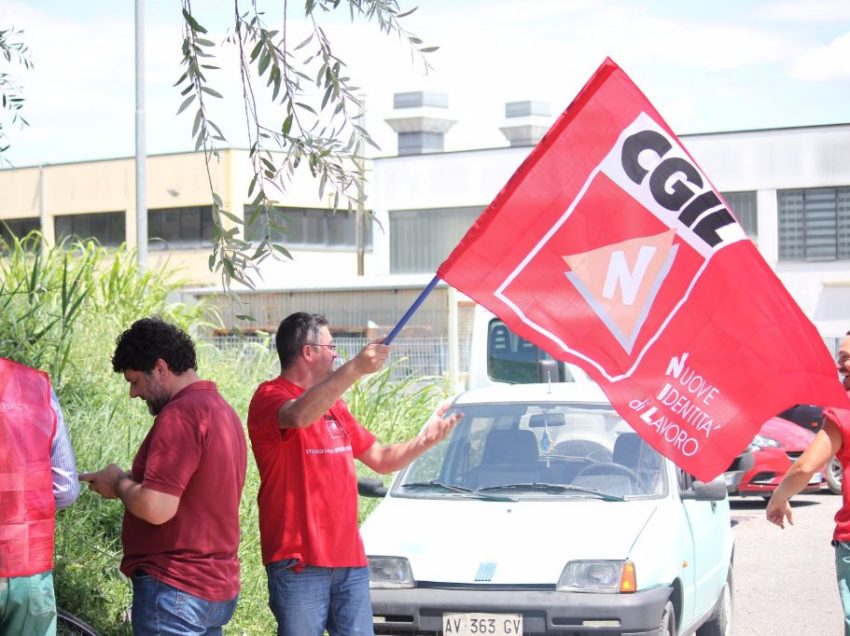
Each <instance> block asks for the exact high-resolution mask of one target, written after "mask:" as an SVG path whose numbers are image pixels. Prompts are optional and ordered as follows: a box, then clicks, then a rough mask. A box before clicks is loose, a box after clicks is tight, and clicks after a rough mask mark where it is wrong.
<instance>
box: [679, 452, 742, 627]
mask: <svg viewBox="0 0 850 636" xmlns="http://www.w3.org/2000/svg"><path fill="white" fill-rule="evenodd" d="M676 470H677V473H678V478H679V484H680V492H681V491H686V490H688V489H689V488H690V487H691V485H692V484H693V481H694V478H693V477H692V476H690V475H688V474H687V473H685V472H684V471H682V470H681V469H679V468H677V469H676ZM682 506H683V508H684V510H685V515H686V517H687V521H688V524H689V526H690V530H691V536H692V537H693V557H692V559H691V563H690V567H691V568H692V570H693V576H694V590H693V592H694V594H693V614H692V620H696V619H697V618H700V617H702V616H704V615H705V614H707V613H708V612H709V611H710V610H711V609H712V607H713V606H714V604H715V603H716V602H717V598H718V596H719V595H720V590H721V589H722V588H723V584H724V583H725V581H726V572H727V567H728V564H729V556H730V549H731V532H732V530H731V525H730V517H729V500H728V498H727V499H724V500H723V501H696V500H694V499H683V500H682ZM683 618H685V617H684V616H683Z"/></svg>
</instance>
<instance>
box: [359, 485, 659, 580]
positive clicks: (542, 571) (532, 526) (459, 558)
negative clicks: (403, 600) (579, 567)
mask: <svg viewBox="0 0 850 636" xmlns="http://www.w3.org/2000/svg"><path fill="white" fill-rule="evenodd" d="M657 506H658V502H657V501H656V500H644V501H634V500H632V501H628V502H623V503H621V502H608V501H600V500H596V499H558V500H555V501H553V500H551V499H550V500H548V501H510V502H499V501H479V500H474V499H449V498H446V499H402V498H394V497H393V498H388V499H386V500H384V501H383V502H382V503H381V505H379V506H378V507H377V509H376V510H375V511H374V512H373V513H372V515H371V516H370V517H369V518H368V519H367V520H366V522H365V523H364V525H363V528H362V535H363V540H364V544H365V548H366V554H367V555H373V556H401V557H405V558H407V559H408V560H409V561H410V565H411V568H412V570H413V576H414V578H415V579H416V580H417V581H433V582H445V583H476V582H478V583H485V582H486V583H493V584H500V583H503V584H508V583H510V584H552V585H554V584H555V583H557V581H558V578H559V577H560V575H561V572H562V570H563V569H564V566H565V565H566V564H567V562H568V561H571V560H574V559H624V558H626V557H627V556H628V555H629V551H630V549H631V547H632V546H633V545H634V543H635V541H636V539H637V537H638V536H639V534H640V532H641V530H642V529H643V528H644V527H645V526H646V525H647V521H648V520H649V518H650V517H651V516H652V515H653V513H654V511H655V509H656V508H657ZM481 569H491V570H492V576H491V577H490V578H489V579H484V580H482V579H481V577H480V570H481ZM476 575H479V576H478V577H477V576H476Z"/></svg>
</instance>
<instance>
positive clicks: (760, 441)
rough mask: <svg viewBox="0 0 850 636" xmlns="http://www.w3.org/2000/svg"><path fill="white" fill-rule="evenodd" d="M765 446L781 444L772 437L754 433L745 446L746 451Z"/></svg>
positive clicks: (778, 445)
mask: <svg viewBox="0 0 850 636" xmlns="http://www.w3.org/2000/svg"><path fill="white" fill-rule="evenodd" d="M765 448H782V444H781V443H780V442H778V441H777V440H775V439H773V438H772V437H767V436H765V435H756V436H755V437H754V438H753V441H752V442H750V445H749V446H747V450H748V451H760V450H763V449H765Z"/></svg>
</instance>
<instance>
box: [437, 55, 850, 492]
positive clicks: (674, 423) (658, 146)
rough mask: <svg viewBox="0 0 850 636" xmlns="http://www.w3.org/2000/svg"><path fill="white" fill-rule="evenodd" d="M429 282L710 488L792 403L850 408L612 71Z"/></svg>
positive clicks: (812, 335)
mask: <svg viewBox="0 0 850 636" xmlns="http://www.w3.org/2000/svg"><path fill="white" fill-rule="evenodd" d="M437 276H438V277H439V278H441V279H443V280H445V281H446V282H447V283H449V284H450V285H452V286H453V287H455V288H456V289H458V290H460V291H462V292H463V293H465V294H466V295H468V296H469V297H471V298H472V299H474V300H475V301H476V302H478V303H479V304H481V305H483V306H485V307H487V308H488V309H490V310H491V311H492V312H493V313H495V314H496V315H497V316H499V317H500V318H501V319H502V320H504V321H505V323H507V325H508V326H509V327H510V328H511V329H512V330H513V331H515V332H516V333H517V334H519V335H520V336H522V337H524V338H526V339H527V340H530V341H531V342H534V343H535V344H537V345H538V346H540V347H541V348H543V349H545V350H546V351H548V352H549V353H550V354H551V355H553V356H554V357H556V358H558V359H560V360H564V361H568V362H572V363H575V364H578V365H579V366H581V367H582V368H584V369H585V370H586V371H587V372H588V373H589V374H590V375H591V377H592V378H593V379H594V380H596V381H597V382H598V383H599V384H600V386H601V387H602V389H603V390H604V391H605V393H606V394H607V396H608V398H609V399H610V400H611V402H612V404H613V405H614V407H615V408H616V409H617V411H618V412H619V413H620V414H621V415H622V416H623V417H624V418H625V419H626V420H627V421H628V422H629V424H630V425H631V426H632V427H633V428H634V429H635V430H636V431H637V432H638V433H639V434H640V435H641V437H643V438H644V439H645V440H646V441H647V442H648V443H649V444H650V445H651V446H653V447H654V448H655V449H656V450H658V451H659V452H661V453H662V454H664V455H666V456H667V457H669V458H670V459H672V460H673V461H674V462H675V463H676V464H678V465H679V466H681V467H682V468H684V469H685V470H687V471H688V472H690V473H692V474H693V475H695V476H696V477H698V478H699V479H702V480H709V479H712V478H714V477H715V476H717V475H719V474H720V473H721V472H723V471H724V470H725V469H726V468H727V467H728V466H729V464H730V463H731V462H732V460H733V459H734V458H735V456H737V455H738V454H739V453H740V452H741V451H742V450H743V449H744V448H745V447H746V446H747V444H748V443H749V442H750V440H752V438H753V436H754V435H755V434H756V433H757V432H758V430H759V428H760V426H761V425H762V423H763V422H764V421H765V420H767V419H768V418H770V417H771V416H773V415H775V414H776V413H779V412H780V411H782V410H784V409H785V408H787V407H790V406H792V405H794V404H798V403H808V404H819V405H824V406H828V405H842V404H843V405H846V404H847V396H846V395H845V393H844V390H843V388H842V387H841V385H840V384H839V382H838V380H837V376H836V370H835V363H834V362H833V361H832V359H831V357H830V354H829V351H828V350H827V348H826V347H825V346H824V343H823V340H822V338H821V337H820V336H819V334H818V333H817V331H816V330H815V328H814V326H813V325H812V323H811V322H810V321H809V320H808V319H807V318H806V316H805V315H804V314H803V313H802V311H801V310H800V308H799V307H798V306H797V304H796V303H795V302H794V300H793V299H792V298H791V296H790V295H789V293H788V292H787V290H786V289H785V287H784V286H783V285H782V283H781V282H780V281H779V280H778V279H777V277H776V276H775V274H774V273H773V272H772V271H771V269H770V267H769V266H768V265H767V263H765V261H764V259H763V258H762V257H761V255H760V254H759V252H758V250H757V249H756V248H755V246H754V245H753V243H752V242H751V241H750V240H748V239H747V237H746V235H745V233H744V231H743V229H742V228H741V226H740V225H739V224H738V223H737V221H736V220H735V218H734V217H733V215H732V213H731V211H730V210H729V208H728V206H727V205H726V203H725V202H724V200H723V198H722V197H721V196H720V195H719V194H718V192H717V191H716V190H715V188H714V187H713V186H712V184H711V182H710V181H709V180H708V178H707V177H706V175H705V174H704V173H703V171H702V170H701V169H700V167H699V166H698V165H697V163H696V162H695V161H694V159H693V157H691V156H690V154H688V152H687V150H685V148H684V147H683V146H682V144H681V142H680V141H679V139H678V138H677V137H676V135H674V134H673V132H672V131H671V130H670V128H669V127H668V126H667V124H666V123H665V122H664V120H663V119H662V118H661V117H660V116H659V114H658V113H657V112H656V110H655V109H654V108H653V107H652V105H651V104H650V103H649V101H648V100H647V99H646V97H644V95H643V94H642V93H641V92H640V90H639V89H638V88H637V87H636V86H635V85H634V84H633V83H632V82H631V80H630V79H629V78H628V77H627V76H626V74H625V73H624V72H623V71H622V70H621V69H620V68H619V67H618V66H617V65H616V64H615V63H614V62H612V61H611V60H610V59H606V60H605V62H603V64H602V65H601V66H600V67H599V69H598V70H597V71H596V73H595V74H594V75H593V77H591V79H590V80H589V81H588V83H587V84H586V85H585V86H584V88H583V89H582V90H581V92H580V93H579V95H578V96H577V97H576V98H575V100H574V101H573V103H572V104H570V106H569V107H568V108H567V110H566V111H565V112H564V113H563V114H562V115H561V116H560V117H559V118H558V119H557V121H556V122H555V123H554V125H553V126H552V128H551V129H550V130H549V132H548V133H547V134H546V135H545V136H544V138H543V139H542V140H541V141H540V143H539V144H538V145H537V147H536V148H535V149H534V150H533V151H532V152H531V154H530V155H529V156H528V157H527V158H526V160H525V161H524V162H523V163H522V165H521V166H520V167H519V168H518V169H517V171H516V173H515V174H514V175H513V176H512V177H511V179H510V180H509V181H508V183H507V185H506V186H505V187H504V188H503V189H502V191H501V192H500V193H499V194H498V195H497V196H496V198H495V199H494V200H493V202H492V203H491V204H490V206H489V207H488V208H487V209H486V210H485V211H484V212H483V213H482V215H481V216H480V218H479V219H478V220H477V221H476V222H475V224H474V225H473V226H472V228H471V229H470V230H469V232H467V234H466V235H465V236H464V237H463V239H462V240H461V242H460V243H459V244H458V246H457V247H456V248H455V249H454V251H453V252H452V253H451V255H449V257H448V258H447V259H446V261H445V262H444V263H443V264H442V265H441V266H440V268H439V269H438V271H437Z"/></svg>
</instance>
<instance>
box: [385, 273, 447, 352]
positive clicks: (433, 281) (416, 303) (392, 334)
mask: <svg viewBox="0 0 850 636" xmlns="http://www.w3.org/2000/svg"><path fill="white" fill-rule="evenodd" d="M439 282H440V279H439V278H437V276H434V278H432V279H431V282H430V283H428V284H427V285H426V286H425V289H423V290H422V293H421V294H419V296H418V297H417V298H416V300H414V301H413V304H412V305H411V306H410V309H408V310H407V311H406V312H405V313H404V315H403V316H402V317H401V320H399V321H398V322H397V323H396V326H395V327H393V329H392V331H390V333H389V335H388V336H387V337H386V338H385V339H384V344H385V345H388V344H390V343H391V342H392V341H393V340H395V337H396V336H397V335H398V332H399V331H401V329H402V327H404V325H406V324H407V321H408V320H410V319H411V317H412V316H413V314H415V313H416V310H417V309H419V305H421V304H422V303H423V301H424V300H425V299H426V298H427V297H428V294H430V293H431V290H433V289H434V287H436V286H437V283H439Z"/></svg>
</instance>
